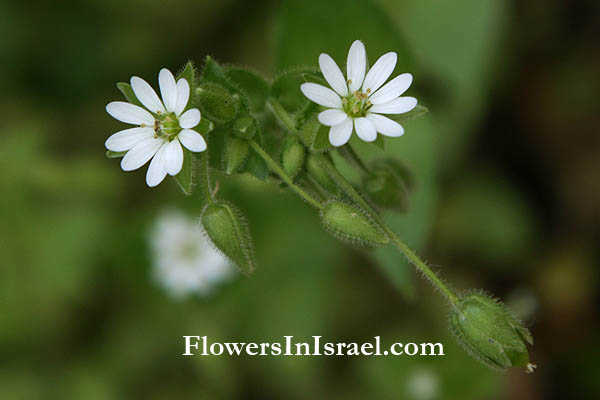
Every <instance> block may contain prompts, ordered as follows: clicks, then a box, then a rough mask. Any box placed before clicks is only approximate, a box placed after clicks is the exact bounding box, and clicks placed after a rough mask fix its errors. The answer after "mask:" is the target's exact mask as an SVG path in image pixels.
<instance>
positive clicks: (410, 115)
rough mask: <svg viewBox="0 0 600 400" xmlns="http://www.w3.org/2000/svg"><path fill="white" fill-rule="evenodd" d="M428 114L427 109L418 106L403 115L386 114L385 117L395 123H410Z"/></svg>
mask: <svg viewBox="0 0 600 400" xmlns="http://www.w3.org/2000/svg"><path fill="white" fill-rule="evenodd" d="M428 112H429V109H428V108H427V107H425V106H422V105H420V104H419V105H418V106H416V107H415V108H413V109H412V110H411V111H409V112H407V113H404V114H386V116H387V117H388V118H390V119H392V120H394V121H396V122H406V121H410V120H411V119H415V118H418V117H420V116H423V115H425V114H427V113H428Z"/></svg>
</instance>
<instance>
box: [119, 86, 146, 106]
mask: <svg viewBox="0 0 600 400" xmlns="http://www.w3.org/2000/svg"><path fill="white" fill-rule="evenodd" d="M117 88H118V89H119V90H120V91H121V93H123V96H125V99H126V100H127V101H128V102H130V103H131V104H135V105H138V106H140V107H144V106H143V105H142V103H140V101H139V100H138V99H137V97H135V93H133V89H132V88H131V85H130V84H129V83H125V82H119V83H117Z"/></svg>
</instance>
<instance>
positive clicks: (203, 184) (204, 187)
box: [198, 151, 214, 204]
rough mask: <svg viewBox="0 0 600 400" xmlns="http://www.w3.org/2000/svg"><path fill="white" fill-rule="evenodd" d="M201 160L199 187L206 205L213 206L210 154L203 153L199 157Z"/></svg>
mask: <svg viewBox="0 0 600 400" xmlns="http://www.w3.org/2000/svg"><path fill="white" fill-rule="evenodd" d="M198 158H199V159H200V175H199V176H198V187H199V188H200V193H201V196H202V198H203V199H204V200H205V201H206V204H213V203H214V199H213V189H212V188H211V184H210V165H209V163H208V152H207V151H203V152H202V153H200V154H199V155H198Z"/></svg>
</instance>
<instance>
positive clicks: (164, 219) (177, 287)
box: [150, 210, 234, 298]
mask: <svg viewBox="0 0 600 400" xmlns="http://www.w3.org/2000/svg"><path fill="white" fill-rule="evenodd" d="M150 245H151V248H152V253H153V276H154V279H155V280H156V282H158V284H159V285H161V286H162V287H164V288H165V289H166V290H167V291H168V292H169V294H171V295H172V296H173V297H175V298H183V297H186V296H187V295H189V294H192V293H197V294H200V295H208V294H210V293H211V292H212V290H213V289H214V288H215V286H217V285H218V284H219V283H221V282H222V281H224V280H227V279H228V278H230V277H231V276H232V274H233V271H234V269H233V267H232V266H231V264H230V263H229V262H228V261H227V259H225V257H224V256H222V255H221V254H220V253H219V252H217V251H216V250H215V249H214V248H213V246H212V244H211V243H210V242H209V241H208V239H207V238H206V236H205V235H204V232H203V231H202V228H201V227H200V225H199V223H198V222H197V221H194V220H192V219H189V218H188V217H187V216H186V215H185V214H183V213H181V212H179V211H175V210H167V211H164V212H163V213H161V214H160V215H159V217H158V218H157V220H156V223H155V226H154V228H153V230H152V232H151V235H150Z"/></svg>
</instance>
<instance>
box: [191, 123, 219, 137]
mask: <svg viewBox="0 0 600 400" xmlns="http://www.w3.org/2000/svg"><path fill="white" fill-rule="evenodd" d="M213 129H215V124H213V123H212V121H211V120H209V119H207V118H204V117H202V118H201V119H200V123H199V124H198V125H196V127H195V128H194V130H195V131H196V132H198V133H200V134H202V136H204V140H206V136H207V135H208V134H209V133H210V132H211V131H212V130H213Z"/></svg>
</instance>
